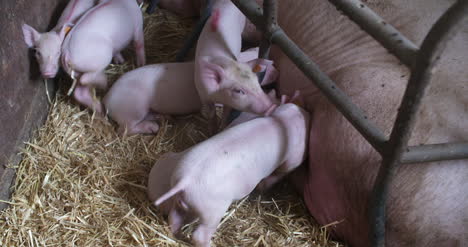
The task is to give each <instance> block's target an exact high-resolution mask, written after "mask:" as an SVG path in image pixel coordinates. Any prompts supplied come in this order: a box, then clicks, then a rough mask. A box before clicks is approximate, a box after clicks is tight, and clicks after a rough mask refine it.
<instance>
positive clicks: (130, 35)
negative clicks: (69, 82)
mask: <svg viewBox="0 0 468 247" xmlns="http://www.w3.org/2000/svg"><path fill="white" fill-rule="evenodd" d="M132 40H133V41H134V45H135V50H136V55H137V65H138V66H141V65H144V64H145V51H144V40H143V17H142V13H141V10H140V8H139V7H138V4H137V2H136V1H135V0H101V1H100V2H99V4H98V5H97V6H95V7H94V8H92V9H91V10H89V11H88V12H87V13H86V14H85V15H84V16H83V17H82V18H81V19H80V20H79V21H78V23H77V24H76V25H75V26H74V27H73V28H72V30H71V31H70V33H69V34H68V35H67V37H66V38H65V41H64V43H63V46H62V66H63V67H64V69H65V71H66V72H67V73H68V74H69V75H71V76H72V78H73V77H75V78H77V80H78V84H77V86H76V89H75V92H74V97H75V99H76V100H77V101H78V102H79V103H81V104H83V105H85V106H87V107H90V108H91V109H93V110H94V111H96V112H98V113H101V112H102V105H101V103H100V102H97V101H95V100H93V98H92V97H91V93H90V89H91V88H92V87H98V88H103V89H105V88H106V86H107V78H106V75H105V74H104V69H105V68H106V67H107V65H109V64H110V62H111V60H112V57H113V56H115V59H116V61H118V62H122V61H123V57H122V55H121V54H120V51H121V50H122V49H124V48H125V47H126V46H127V45H128V44H129V43H130V41H132Z"/></svg>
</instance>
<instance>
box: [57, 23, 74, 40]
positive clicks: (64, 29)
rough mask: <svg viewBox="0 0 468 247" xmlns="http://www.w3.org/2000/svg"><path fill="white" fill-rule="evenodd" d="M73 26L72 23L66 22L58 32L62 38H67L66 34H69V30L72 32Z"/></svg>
mask: <svg viewBox="0 0 468 247" xmlns="http://www.w3.org/2000/svg"><path fill="white" fill-rule="evenodd" d="M72 27H73V24H72V23H65V24H64V25H63V26H62V29H60V32H59V33H58V35H59V37H60V39H61V40H63V39H65V36H66V35H67V33H68V32H70V30H71V28H72Z"/></svg>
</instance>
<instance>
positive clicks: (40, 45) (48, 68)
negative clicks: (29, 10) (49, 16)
mask: <svg viewBox="0 0 468 247" xmlns="http://www.w3.org/2000/svg"><path fill="white" fill-rule="evenodd" d="M96 1H97V0H71V1H70V2H69V3H68V5H67V7H65V9H64V11H63V12H62V15H61V16H60V18H59V20H58V22H57V25H56V26H55V27H54V28H52V30H50V31H49V32H46V33H39V32H38V31H36V29H34V28H33V27H31V26H29V25H27V24H23V26H22V29H23V35H24V42H26V45H27V46H28V47H29V48H33V49H34V50H35V56H36V59H37V62H38V63H39V69H40V71H41V75H42V77H44V78H54V77H55V76H56V75H57V72H58V69H59V58H60V54H61V46H62V42H63V39H64V38H65V35H66V34H67V32H68V31H69V28H70V27H69V26H68V25H65V24H70V23H71V24H74V23H76V22H77V21H78V20H79V18H80V17H81V16H82V15H83V14H84V13H85V12H86V11H88V10H89V9H91V8H92V7H93V6H94V5H95V2H96Z"/></svg>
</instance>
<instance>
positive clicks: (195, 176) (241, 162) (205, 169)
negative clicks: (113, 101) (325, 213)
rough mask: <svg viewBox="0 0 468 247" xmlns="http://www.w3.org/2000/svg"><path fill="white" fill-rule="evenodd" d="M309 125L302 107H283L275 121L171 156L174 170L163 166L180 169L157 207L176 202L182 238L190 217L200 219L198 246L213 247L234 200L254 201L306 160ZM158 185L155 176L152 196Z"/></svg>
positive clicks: (241, 127) (172, 217)
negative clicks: (256, 190) (259, 189)
mask: <svg viewBox="0 0 468 247" xmlns="http://www.w3.org/2000/svg"><path fill="white" fill-rule="evenodd" d="M308 125H309V115H308V113H307V112H305V111H304V110H302V109H301V108H300V107H298V106H297V105H294V104H283V105H281V106H279V107H278V108H276V110H275V111H274V112H273V114H272V115H271V116H270V117H263V118H257V119H254V120H251V121H248V122H245V123H241V124H238V125H236V126H233V127H231V128H229V129H227V130H225V131H223V132H221V133H219V134H217V135H215V136H214V137H212V138H210V139H208V140H206V141H204V142H201V143H199V144H197V145H195V146H193V147H191V148H189V149H187V150H185V151H183V152H181V153H177V154H172V155H170V156H169V159H170V161H172V164H168V163H171V162H170V161H168V160H167V159H165V160H163V161H162V162H165V165H166V166H167V165H173V166H176V167H175V168H174V169H173V171H172V178H171V186H172V188H171V189H170V190H169V191H168V192H166V193H165V194H164V195H162V196H161V197H160V198H158V199H157V200H156V201H155V205H156V206H159V205H161V204H162V203H163V202H165V201H167V200H168V199H170V198H173V197H174V199H173V202H172V208H171V210H170V213H169V221H170V225H171V231H172V232H173V233H177V232H179V230H180V228H181V227H182V225H183V223H184V222H185V219H184V216H185V215H187V214H188V215H191V214H195V215H197V216H198V217H200V224H199V226H198V227H197V229H196V230H195V232H194V233H193V240H194V243H195V245H196V246H209V245H210V240H211V236H212V235H213V233H214V232H215V231H216V228H217V226H218V224H219V222H220V220H221V218H222V217H223V215H224V213H225V212H226V210H227V209H228V207H229V205H230V204H231V203H232V201H233V200H238V199H241V198H242V197H244V196H246V195H248V194H249V193H250V192H251V191H252V190H253V189H254V188H255V187H256V186H257V185H258V184H259V183H260V182H262V185H261V186H262V187H263V188H267V187H269V186H271V185H273V184H274V183H275V182H276V181H278V180H279V179H281V178H282V177H284V176H285V175H286V174H287V173H288V172H290V171H291V170H293V169H294V168H296V167H297V166H298V165H299V164H300V163H301V162H302V161H303V160H304V154H305V151H306V144H307V135H306V134H307V131H308ZM253 133H254V134H255V138H252V135H253ZM291 147H294V148H291ZM253 150H254V151H253ZM166 171H167V170H165V171H164V172H166ZM152 174H153V175H155V174H154V173H152ZM152 179H153V177H152V176H150V177H149V182H148V184H149V187H148V189H150V190H151V189H152V188H151V187H150V186H151V185H152V183H153V182H152ZM262 180H263V181H262ZM150 195H151V194H150ZM153 199H154V198H153Z"/></svg>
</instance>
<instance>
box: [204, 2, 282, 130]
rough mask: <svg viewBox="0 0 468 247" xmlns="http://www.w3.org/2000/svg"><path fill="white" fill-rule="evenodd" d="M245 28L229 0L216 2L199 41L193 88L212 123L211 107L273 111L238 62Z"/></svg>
mask: <svg viewBox="0 0 468 247" xmlns="http://www.w3.org/2000/svg"><path fill="white" fill-rule="evenodd" d="M244 25H245V16H244V15H243V14H242V13H241V12H240V11H239V9H237V7H236V6H234V4H233V3H232V2H231V1H230V0H218V1H215V3H214V4H213V13H212V15H211V17H210V18H209V19H208V21H207V23H206V25H205V27H204V28H203V31H202V33H201V35H200V39H199V40H198V44H197V49H196V53H195V86H196V88H197V90H198V93H199V95H200V98H201V100H202V104H203V105H204V106H205V108H204V109H203V110H202V112H203V113H204V115H205V116H206V117H208V118H210V119H212V121H211V123H213V122H214V123H216V121H213V120H215V118H214V117H215V116H214V113H215V110H214V103H221V104H223V105H227V106H229V107H232V108H234V109H237V110H241V111H248V112H253V113H257V114H262V113H265V112H267V111H268V109H271V108H272V107H274V106H273V103H272V102H271V100H270V99H269V97H268V96H267V95H266V94H265V93H264V92H263V91H262V89H261V88H260V85H259V84H258V80H257V77H256V76H255V74H254V73H253V72H252V70H251V69H250V67H249V66H247V65H245V64H243V63H239V62H238V61H237V56H238V55H239V53H240V51H241V44H242V40H241V33H242V29H243V28H244ZM213 127H214V126H213V125H212V126H211V129H212V130H213Z"/></svg>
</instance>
